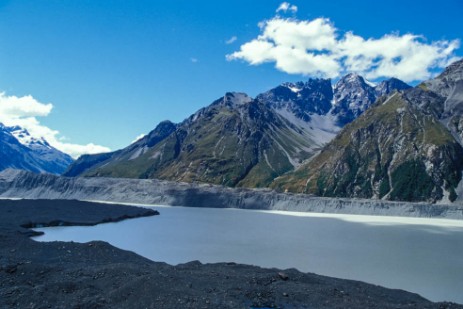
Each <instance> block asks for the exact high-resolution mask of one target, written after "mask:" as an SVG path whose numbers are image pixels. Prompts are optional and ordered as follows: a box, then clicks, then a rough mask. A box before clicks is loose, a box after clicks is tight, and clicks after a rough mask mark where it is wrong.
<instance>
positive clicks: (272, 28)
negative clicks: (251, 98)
mask: <svg viewBox="0 0 463 309" xmlns="http://www.w3.org/2000/svg"><path fill="white" fill-rule="evenodd" d="M285 3H286V2H285ZM285 3H283V4H282V5H280V8H281V10H284V9H285V8H288V7H289V4H287V3H286V4H285ZM280 8H279V10H280ZM259 28H260V30H261V34H260V35H259V36H257V38H255V39H253V40H251V41H249V42H247V43H244V44H243V45H241V47H240V50H239V51H236V52H234V53H232V54H229V55H227V56H226V58H227V60H229V61H231V60H244V61H246V62H248V63H249V64H251V65H260V64H263V63H272V62H273V63H275V67H276V68H277V69H279V70H281V71H283V72H286V73H289V74H304V75H316V76H321V77H332V78H335V77H338V76H340V75H342V74H345V73H347V72H356V73H359V74H362V75H364V76H365V77H366V78H369V79H376V78H381V77H383V78H385V77H397V78H400V79H402V80H404V81H408V82H410V81H415V80H423V79H427V78H430V77H431V76H432V72H433V70H434V69H437V68H443V67H445V66H446V65H448V64H449V63H450V62H451V61H452V60H455V59H456V58H455V54H454V52H455V50H456V49H458V48H459V46H460V42H459V40H453V41H448V40H441V41H435V42H428V41H427V40H426V39H425V38H424V37H422V36H418V35H414V34H405V35H399V34H387V35H384V36H382V37H381V38H367V39H365V38H363V37H361V36H358V35H356V34H354V33H353V32H347V33H345V34H343V35H341V34H339V31H338V29H336V28H335V26H334V24H333V23H332V22H331V21H330V20H329V19H327V18H317V19H314V20H297V19H286V18H281V17H278V16H277V17H274V18H272V19H270V20H266V21H263V22H260V23H259Z"/></svg>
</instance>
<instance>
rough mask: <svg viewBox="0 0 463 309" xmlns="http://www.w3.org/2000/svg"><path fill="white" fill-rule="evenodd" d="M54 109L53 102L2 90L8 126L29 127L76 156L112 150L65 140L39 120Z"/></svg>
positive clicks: (0, 114) (0, 117) (0, 116)
mask: <svg viewBox="0 0 463 309" xmlns="http://www.w3.org/2000/svg"><path fill="white" fill-rule="evenodd" d="M52 109H53V105H52V104H51V103H48V104H44V103H40V102H39V101H37V100H36V99H34V98H33V97H32V96H30V95H27V96H23V97H17V96H8V95H6V94H5V93H4V92H0V122H2V123H4V124H5V125H6V126H15V125H18V126H20V127H22V128H24V129H27V131H29V133H30V134H31V135H32V136H34V137H37V138H39V137H43V138H45V139H46V140H47V141H48V143H50V145H52V146H53V147H55V148H57V149H59V150H61V151H63V152H65V153H67V154H69V155H70V156H72V157H74V158H77V157H78V156H80V155H82V154H89V153H100V152H108V151H110V149H109V148H107V147H104V146H100V145H95V144H93V143H89V144H87V145H79V144H73V143H66V142H64V140H65V138H64V137H63V136H60V135H59V131H57V130H53V129H50V128H48V127H46V126H44V125H42V124H41V123H40V122H39V121H38V120H37V117H46V116H48V115H49V114H50V112H51V110H52Z"/></svg>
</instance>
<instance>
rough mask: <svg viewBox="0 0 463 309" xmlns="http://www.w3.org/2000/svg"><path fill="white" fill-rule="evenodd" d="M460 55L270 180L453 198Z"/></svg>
mask: <svg viewBox="0 0 463 309" xmlns="http://www.w3.org/2000/svg"><path fill="white" fill-rule="evenodd" d="M462 71H463V65H462V61H460V62H457V63H455V64H453V65H452V66H450V67H449V68H447V69H446V70H445V72H444V73H442V74H441V75H439V76H438V77H437V78H435V79H433V80H430V81H428V82H425V83H423V84H421V85H420V86H419V87H417V88H413V89H408V90H404V91H403V92H402V93H395V94H393V95H391V96H390V97H388V98H385V97H383V98H382V99H381V100H379V101H378V102H377V103H376V104H374V105H373V106H372V107H371V108H370V109H368V110H367V111H366V112H365V113H364V114H363V115H361V116H360V117H358V118H357V119H355V120H354V121H353V122H352V123H350V124H349V125H347V126H346V127H345V128H344V129H343V130H342V131H341V132H340V133H339V134H338V135H337V136H336V138H335V139H333V140H332V141H331V142H330V143H328V144H327V145H326V146H325V147H324V148H323V150H322V151H321V152H320V153H319V154H318V155H316V156H315V157H314V158H312V159H311V160H310V162H307V163H306V164H304V165H302V166H300V167H299V168H298V169H297V170H295V171H294V172H291V173H289V174H287V175H285V176H282V177H280V178H278V179H276V180H275V181H274V183H273V184H272V187H274V188H278V189H280V190H288V191H292V192H305V193H313V194H317V195H321V196H343V197H364V198H382V199H390V200H406V201H432V202H436V201H439V200H444V201H453V200H455V198H456V197H457V196H456V191H455V189H456V188H457V186H458V184H459V182H460V181H461V171H462V169H463V148H462V145H461V136H462V129H461V128H462V126H461V123H463V122H462V111H463V109H460V106H461V105H462V104H463V101H462V100H461V98H460V91H461V89H460V85H461V81H462V76H463V74H462Z"/></svg>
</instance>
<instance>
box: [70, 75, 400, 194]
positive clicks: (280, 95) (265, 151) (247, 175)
mask: <svg viewBox="0 0 463 309" xmlns="http://www.w3.org/2000/svg"><path fill="white" fill-rule="evenodd" d="M356 79H361V77H356ZM361 80H362V81H363V79H361ZM348 83H349V81H347V80H346V81H341V82H340V83H338V84H339V85H345V87H347V84H348ZM361 86H362V87H366V89H368V93H370V94H371V96H373V97H375V95H376V92H375V88H374V87H372V86H369V85H367V84H366V83H365V82H363V84H362V85H361ZM352 87H354V89H353V90H352V91H353V92H355V93H357V95H356V96H352V97H353V98H355V100H361V101H362V102H367V103H364V104H363V105H362V108H366V107H367V106H369V104H371V103H372V100H373V98H371V99H368V100H366V99H364V94H365V93H366V92H365V91H362V90H361V89H358V85H357V84H352ZM393 87H394V86H392V87H389V88H387V89H386V90H385V92H387V91H389V89H392V88H393ZM338 88H339V89H344V88H342V87H338ZM335 95H337V92H336V87H335V89H334V90H333V87H332V85H331V80H329V79H309V80H308V81H307V82H298V83H284V84H281V85H280V86H278V87H276V88H274V89H271V90H269V91H267V92H265V93H263V94H261V95H258V96H257V97H256V99H252V98H250V97H248V96H247V95H245V94H242V93H227V94H226V95H225V96H224V97H223V98H220V99H219V100H217V101H215V102H213V103H212V104H211V105H210V106H208V107H205V108H203V109H201V110H199V111H198V112H197V113H195V114H194V115H192V116H191V117H189V118H188V119H186V120H185V121H184V122H182V123H180V124H178V125H173V124H170V125H169V129H163V130H161V129H160V128H159V127H158V128H156V129H155V130H154V131H153V132H158V131H160V132H161V131H162V134H158V133H156V134H157V135H156V134H155V135H156V136H159V138H158V139H156V140H155V142H153V143H151V144H149V145H148V144H147V143H146V141H145V139H146V137H145V139H142V140H140V141H139V142H136V143H134V144H132V145H130V146H128V147H126V148H124V149H122V150H119V151H117V152H114V153H111V154H101V155H92V156H85V157H81V158H79V159H78V160H77V161H76V163H75V164H73V165H72V166H71V167H70V168H69V170H68V171H67V172H66V173H65V174H64V175H66V176H108V177H129V178H160V179H166V180H175V181H188V182H193V181H200V182H207V183H213V184H222V185H226V186H246V187H264V186H267V185H268V184H269V183H270V182H271V181H273V179H274V178H276V177H278V176H280V175H282V174H284V173H286V172H288V171H291V170H293V169H295V168H297V167H298V166H299V165H300V164H302V162H304V161H305V160H307V159H308V158H310V157H311V156H312V155H313V154H315V153H316V152H317V151H319V149H321V148H322V147H323V146H324V145H325V144H326V143H327V142H329V141H330V140H332V139H333V138H334V136H335V135H336V134H337V132H339V130H340V129H341V126H340V125H339V124H338V122H339V121H338V120H339V119H338V115H337V114H336V113H335V112H334V111H333V103H334V102H335V100H334V97H335ZM349 100H350V98H346V99H345V101H346V102H347V103H346V106H344V107H343V111H350V109H351V108H356V109H358V104H357V103H356V102H354V101H349ZM349 102H350V103H352V104H349ZM361 112H363V109H361V110H356V111H355V112H353V113H352V114H354V115H358V114H360V113H361ZM160 126H161V125H160ZM153 132H152V133H150V134H149V135H153V134H154V133H153Z"/></svg>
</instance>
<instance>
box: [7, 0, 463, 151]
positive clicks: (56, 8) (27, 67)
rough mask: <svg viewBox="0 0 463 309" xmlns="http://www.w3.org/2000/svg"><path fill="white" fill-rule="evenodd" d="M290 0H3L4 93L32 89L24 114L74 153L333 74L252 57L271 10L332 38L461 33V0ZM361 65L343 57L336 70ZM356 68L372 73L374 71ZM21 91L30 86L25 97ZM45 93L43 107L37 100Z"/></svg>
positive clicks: (457, 36) (11, 95)
mask: <svg viewBox="0 0 463 309" xmlns="http://www.w3.org/2000/svg"><path fill="white" fill-rule="evenodd" d="M289 2H290V4H289V5H290V6H289V7H288V8H287V9H286V10H283V9H281V10H280V11H279V12H278V13H277V12H276V10H277V8H279V7H280V5H281V4H282V3H283V1H272V0H265V1H264V0H262V1H241V0H239V1H179V0H177V1H175V0H173V1H117V0H114V1H84V0H81V1H70V0H53V1H52V0H43V1H36V0H35V1H26V0H23V1H0V91H3V92H4V93H3V94H2V96H1V97H2V98H3V101H4V102H20V100H21V99H23V101H21V102H26V101H27V102H29V103H30V102H32V101H31V100H33V102H32V103H31V104H32V106H35V107H37V109H40V112H37V113H36V114H34V112H31V111H29V110H28V114H27V113H26V114H27V115H21V117H23V118H24V117H29V118H33V119H34V120H33V121H35V122H36V123H35V125H37V122H40V126H42V127H44V128H47V129H50V131H47V130H46V129H43V128H42V129H43V132H44V135H46V137H47V136H48V137H49V136H50V134H51V135H53V136H54V137H55V138H56V140H57V142H56V143H61V144H59V145H60V146H61V148H62V149H64V150H67V151H68V152H72V153H73V154H74V155H77V154H78V153H82V152H86V151H90V150H91V149H94V150H95V149H97V150H98V149H100V148H95V147H93V148H92V147H81V148H79V147H77V146H78V145H87V146H88V144H89V143H94V144H95V145H102V146H106V147H109V148H110V149H112V150H116V149H118V148H122V147H125V146H127V145H128V144H129V143H130V142H132V141H133V140H134V138H135V137H136V136H138V135H140V134H142V133H148V132H149V131H150V130H152V129H153V128H154V127H155V126H156V125H157V124H158V123H159V122H160V121H162V120H165V119H169V120H171V121H174V122H180V121H182V120H183V119H185V118H186V117H188V116H189V115H190V114H192V113H194V112H195V111H196V110H198V109H199V108H201V107H204V106H206V105H208V104H210V103H211V102H212V101H213V100H215V99H217V98H219V97H220V96H222V95H223V94H224V93H225V92H227V91H241V92H246V93H248V94H249V95H251V96H255V95H256V94H258V93H260V92H263V91H265V90H267V89H269V88H272V87H274V86H276V85H278V84H280V83H282V82H285V81H298V80H304V79H307V78H308V77H309V76H312V75H317V76H322V77H333V78H334V79H336V76H335V75H333V74H334V73H333V72H334V71H335V69H336V68H337V67H336V66H331V68H332V69H331V70H325V68H327V67H328V65H324V66H323V69H322V71H320V67H315V69H314V70H315V71H314V70H312V67H311V66H310V65H311V64H307V66H301V64H300V63H289V64H288V63H284V61H282V60H284V59H281V58H279V57H282V56H281V54H279V53H278V52H277V51H275V50H274V49H271V50H268V51H267V50H266V51H265V55H267V56H266V57H267V58H265V60H264V61H262V63H259V61H258V60H259V59H262V58H261V57H262V55H261V54H256V53H255V52H254V49H253V50H252V51H251V52H249V51H246V50H244V49H243V48H242V47H243V46H244V45H245V44H247V43H252V42H253V43H256V42H257V41H259V42H257V43H262V42H264V43H266V42H268V41H270V42H273V41H272V40H278V38H275V37H271V38H267V39H262V38H260V39H258V36H259V35H263V34H264V31H265V29H267V30H268V29H270V22H272V21H273V22H275V21H277V22H278V21H279V22H280V23H281V22H286V21H288V22H287V23H286V24H284V25H280V26H281V27H287V26H288V29H292V28H291V26H294V27H295V29H297V27H302V26H307V27H311V26H313V24H312V22H313V21H314V20H317V19H318V20H319V21H320V23H321V25H322V26H323V27H325V29H327V31H328V32H329V31H330V29H331V30H332V29H335V31H336V35H335V36H336V37H337V41H336V42H334V44H335V45H336V46H340V44H341V43H342V42H341V41H343V40H344V39H346V34H347V33H348V32H352V33H353V35H355V36H356V37H359V38H362V39H363V40H365V41H368V39H371V40H379V39H381V38H383V37H384V36H385V35H392V36H394V37H395V38H400V40H402V41H403V40H404V37H403V36H404V35H406V34H414V35H419V36H421V37H420V38H414V39H412V41H413V42H414V43H416V42H419V43H420V44H421V45H422V46H421V45H420V46H421V47H423V48H425V47H427V46H428V45H429V46H431V45H432V44H433V42H437V41H440V42H441V43H442V42H447V43H448V45H451V43H452V42H453V43H455V42H456V41H455V40H461V39H462V36H463V32H462V30H461V29H463V21H462V19H461V12H463V2H462V1H459V0H448V1H445V0H443V1H440V2H438V3H437V4H436V1H407V0H402V1H387V2H383V1H381V2H379V1H378V2H377V1H363V0H361V1H355V2H354V1H289ZM292 6H294V8H296V7H297V10H292V9H291V8H292ZM265 21H267V24H265ZM262 22H264V23H262ZM259 23H260V27H259V26H258V24H259ZM290 23H291V24H290ZM266 27H267V28H266ZM294 27H293V28H294ZM281 29H283V28H281ZM284 29H287V28H284ZM320 29H321V28H320ZM285 31H286V30H285ZM232 38H236V39H232ZM317 39H323V37H322V38H319V37H317ZM400 40H396V41H397V42H398V44H399V43H400V42H401V41H400ZM353 41H354V40H353ZM396 41H392V42H396ZM413 42H412V43H413ZM402 43H403V42H402ZM409 43H410V42H409ZM291 44H292V43H291ZM393 44H395V43H391V44H389V45H393ZM415 45H416V44H415ZM247 46H251V47H252V44H251V45H247ZM359 46H360V47H358V46H357V47H356V48H357V49H358V48H360V49H365V48H366V47H365V46H366V45H359ZM412 47H413V46H412ZM415 47H416V46H415ZM421 47H420V48H421ZM447 47H448V48H450V47H449V46H447ZM336 48H337V47H336ZM413 48H414V47H413ZM441 50H443V47H442V48H441ZM325 52H326V51H324V52H322V53H325ZM329 52H331V51H329ZM348 52H349V53H355V52H356V50H354V49H349V51H348ZM430 52H432V51H430ZM269 53H270V54H271V56H268V55H269ZM315 54H317V53H315ZM227 55H229V57H228V60H227V58H226V56H227ZM231 55H234V56H231ZM424 55H426V54H424ZM460 56H463V53H462V51H461V48H459V47H457V46H453V49H452V50H451V52H449V55H448V56H447V57H445V59H440V60H439V59H437V60H439V61H441V62H443V61H446V60H448V59H450V58H452V57H460ZM352 57H353V56H352ZM372 57H373V56H372ZM375 57H377V56H374V57H373V58H374V59H376V58H375ZM373 58H371V59H373ZM314 59H318V58H314ZM352 59H354V58H352ZM355 59H357V60H358V58H355ZM362 59H363V58H362ZM329 60H330V61H331V60H332V59H329ZM437 60H436V61H437ZM314 61H315V60H314ZM316 61H318V60H316ZM336 61H338V60H336ZM336 61H335V62H334V64H339V61H338V62H336ZM277 63H280V64H278V65H277ZM330 63H333V62H332V61H331V62H330ZM362 65H364V63H354V64H349V65H347V64H346V63H344V62H343V63H341V67H340V71H342V72H340V73H344V71H347V69H348V68H353V67H355V68H359V67H362ZM276 66H278V68H276ZM295 68H296V69H295ZM299 68H301V69H300V70H299ZM399 69H400V68H399ZM399 69H397V68H395V67H393V68H392V71H395V72H399V71H400V70H399ZM317 70H318V71H317ZM365 70H366V71H365V72H366V73H367V74H371V77H373V78H371V79H375V78H376V77H375V76H376V75H375V74H376V73H377V72H376V73H375V72H373V71H372V70H370V69H368V68H367V69H365ZM436 70H440V69H439V68H436V67H433V68H432V67H431V68H429V71H431V72H435V71H436ZM294 71H300V72H295V73H294ZM402 71H404V70H402ZM402 71H400V72H402ZM288 72H290V73H294V74H289V73H288ZM304 72H305V73H304ZM307 72H309V73H308V74H307ZM312 72H317V73H313V74H312ZM362 72H363V71H362ZM382 72H383V71H382ZM417 72H418V71H417ZM383 73H384V72H383ZM378 74H380V73H378ZM381 74H382V73H381ZM404 74H405V73H403V75H402V76H407V75H404ZM416 74H418V73H416ZM423 74H425V73H423V72H422V74H421V75H423ZM413 76H414V75H412V76H411V77H410V76H408V78H409V79H410V78H413ZM416 76H419V74H418V75H416ZM378 78H382V77H378ZM411 82H412V83H413V81H411ZM26 95H30V96H31V97H29V99H27V100H26V99H25V98H24V96H26ZM15 100H16V101H15ZM47 103H51V104H52V108H51V106H50V105H48V107H49V108H48V109H46V110H44V108H42V107H43V105H44V104H47ZM5 104H6V103H5ZM11 104H13V103H11ZM18 104H19V103H18ZM24 104H26V103H24ZM34 104H35V105H34ZM40 105H42V107H40ZM0 111H1V107H0ZM11 113H13V112H11ZM11 113H10V114H11ZM5 117H6V116H5ZM15 117H16V118H18V117H19V116H17V115H16V116H15ZM22 121H23V123H27V121H31V120H30V119H28V120H27V121H25V120H24V119H22ZM20 123H21V122H20ZM56 131H59V133H57V132H56ZM37 132H40V130H37ZM50 132H51V133H50ZM65 144H69V145H68V146H66V147H65ZM63 145H64V146H63ZM72 145H74V146H72ZM73 147H74V148H73Z"/></svg>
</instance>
